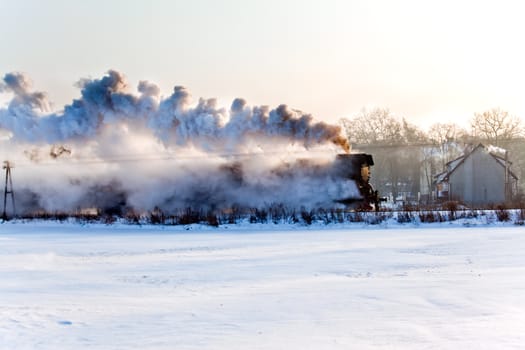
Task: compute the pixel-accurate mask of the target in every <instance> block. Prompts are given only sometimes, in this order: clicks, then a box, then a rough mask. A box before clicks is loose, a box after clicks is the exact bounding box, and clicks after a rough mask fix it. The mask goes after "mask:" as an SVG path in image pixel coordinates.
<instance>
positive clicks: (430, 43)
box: [0, 0, 525, 127]
mask: <svg viewBox="0 0 525 350" xmlns="http://www.w3.org/2000/svg"><path fill="white" fill-rule="evenodd" d="M524 7H525V5H522V2H520V1H505V0H498V1H467V0H464V1H457V0H456V1H451V0H441V1H418V0H398V1H391V0H369V1H365V0H363V1H356V0H322V1H321V0H318V1H317V0H266V1H255V0H253V1H252V0H244V1H242V0H193V1H179V0H171V1H170V0H152V1H138V0H135V1H130V0H91V1H80V0H48V1H38V0H17V1H8V0H0V32H1V33H2V35H1V36H0V45H1V48H2V49H1V54H0V74H1V75H2V76H3V75H4V74H5V73H8V72H11V71H22V72H26V73H28V74H29V75H30V76H31V77H32V79H33V81H34V84H35V88H36V89H37V90H41V91H46V92H47V93H48V94H49V96H50V99H51V100H53V101H54V102H55V108H56V109H61V108H62V107H63V105H64V104H67V103H70V102H71V100H72V99H73V98H76V97H78V96H79V91H78V89H76V88H75V87H73V85H74V83H75V82H76V81H78V80H79V79H80V78H83V77H93V78H98V77H101V76H102V75H103V74H105V72H106V71H108V70H109V69H115V70H118V71H121V72H123V73H124V74H126V76H127V77H128V80H129V81H130V83H131V85H132V86H133V88H134V87H135V86H136V85H137V84H138V81H139V80H150V81H152V82H155V83H157V84H158V85H159V86H160V87H161V89H162V92H163V94H164V95H165V96H166V95H169V94H171V92H172V89H173V86H175V85H184V86H186V87H187V88H188V89H189V90H190V91H191V93H192V94H193V97H194V100H196V99H198V98H199V97H205V98H210V97H217V98H218V99H219V101H221V102H222V103H224V104H225V107H229V104H230V103H231V101H232V100H233V98H235V97H243V98H245V99H246V100H247V101H248V103H249V104H250V105H269V106H271V107H275V106H277V105H278V104H281V103H286V104H288V105H290V106H291V107H293V108H297V109H301V110H303V111H305V112H310V113H312V114H313V115H314V116H315V117H316V119H319V120H324V121H327V122H337V121H338V120H339V119H340V118H342V117H352V116H353V115H355V113H357V112H359V110H361V109H362V108H363V107H369V106H377V107H387V108H389V109H390V110H391V111H392V112H393V113H395V114H396V115H399V116H404V117H406V118H407V119H408V120H410V121H412V122H413V123H416V124H419V125H420V126H422V127H426V126H428V125H430V124H432V123H434V122H437V121H439V122H444V121H454V122H457V123H460V124H463V125H466V124H467V123H468V120H469V119H470V118H471V117H472V115H473V114H474V113H475V112H482V111H484V110H486V109H489V108H492V107H501V108H502V109H505V110H508V111H509V112H511V113H512V114H515V115H518V116H520V117H521V118H525V99H524V98H523V87H522V85H523V82H524V81H525V46H524V45H523V40H522V35H523V33H525V21H524V20H523V16H524V15H523V14H524V13H525V12H524V11H523V10H524Z"/></svg>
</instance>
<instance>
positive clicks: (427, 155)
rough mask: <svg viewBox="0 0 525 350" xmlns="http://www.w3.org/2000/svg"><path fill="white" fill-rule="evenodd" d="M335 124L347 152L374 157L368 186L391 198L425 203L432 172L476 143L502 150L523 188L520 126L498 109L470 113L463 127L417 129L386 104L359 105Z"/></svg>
mask: <svg viewBox="0 0 525 350" xmlns="http://www.w3.org/2000/svg"><path fill="white" fill-rule="evenodd" d="M340 124H341V126H342V127H343V130H344V131H345V133H346V136H347V137H348V140H349V141H350V143H351V144H352V148H353V151H356V152H366V153H370V154H372V155H373V156H374V160H375V165H374V167H373V168H372V171H373V176H372V179H371V182H372V185H373V186H374V187H375V188H376V189H378V190H379V192H380V193H382V194H383V195H387V196H390V197H391V198H392V199H394V200H396V199H398V200H399V199H402V200H414V201H419V202H425V201H431V200H432V190H433V187H434V186H433V182H434V178H435V175H437V174H439V173H440V172H443V171H444V170H445V169H446V165H447V163H448V162H450V161H452V160H454V159H456V158H457V157H459V156H461V155H462V154H464V153H465V152H468V151H469V150H470V149H472V148H473V147H475V146H477V145H478V144H479V143H483V144H485V145H493V146H496V147H498V148H500V149H504V150H507V151H508V157H509V160H510V161H511V162H512V171H513V172H514V173H515V174H516V175H517V176H518V179H519V185H520V188H521V189H523V188H525V128H524V124H523V121H522V120H521V119H520V118H519V117H518V116H515V115H512V114H511V113H509V112H508V111H505V110H503V109H501V108H492V109H489V110H486V111H484V112H480V113H474V115H473V116H472V118H471V119H470V121H469V128H464V127H462V126H460V125H459V124H456V123H440V122H438V123H435V124H433V125H431V126H430V128H429V129H428V130H422V129H421V128H419V127H418V126H416V125H415V124H412V123H410V122H408V121H407V119H406V118H404V117H397V116H396V115H394V113H392V112H391V111H390V110H389V109H388V108H373V109H363V110H361V111H360V113H358V114H357V115H356V116H355V117H353V118H343V119H341V121H340Z"/></svg>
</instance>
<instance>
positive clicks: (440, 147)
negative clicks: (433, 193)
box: [428, 123, 467, 170]
mask: <svg viewBox="0 0 525 350" xmlns="http://www.w3.org/2000/svg"><path fill="white" fill-rule="evenodd" d="M466 138H467V131H466V130H465V129H463V128H462V127H460V126H459V125H457V124H454V123H436V124H433V125H432V126H431V127H430V129H429V131H428V139H429V140H430V142H431V144H432V145H433V149H434V151H435V152H433V153H434V157H435V158H437V159H439V161H440V162H439V163H440V164H439V165H440V168H441V170H444V169H445V164H446V163H448V162H449V161H451V160H452V159H454V158H456V157H458V156H459V155H460V154H461V152H462V148H463V147H461V146H460V144H461V143H463V141H464V140H465V139H466Z"/></svg>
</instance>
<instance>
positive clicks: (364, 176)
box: [334, 153, 385, 210]
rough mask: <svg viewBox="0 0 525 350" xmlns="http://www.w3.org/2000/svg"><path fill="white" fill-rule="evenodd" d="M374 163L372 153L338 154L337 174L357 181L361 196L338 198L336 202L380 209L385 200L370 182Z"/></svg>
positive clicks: (366, 208)
mask: <svg viewBox="0 0 525 350" xmlns="http://www.w3.org/2000/svg"><path fill="white" fill-rule="evenodd" d="M373 165H374V159H373V158H372V155H370V154H366V153H353V154H352V153H349V154H338V155H337V157H336V159H335V162H334V171H335V174H336V176H339V177H341V178H343V179H348V180H352V181H354V182H355V184H356V187H357V189H358V190H359V194H360V196H359V197H348V198H337V199H335V201H336V202H338V203H342V204H345V205H346V206H348V207H350V208H353V209H356V210H374V209H375V210H379V203H380V202H382V201H385V199H384V198H382V197H379V193H378V191H376V190H374V189H373V187H372V185H371V184H370V176H371V171H370V168H371V167H372V166H373Z"/></svg>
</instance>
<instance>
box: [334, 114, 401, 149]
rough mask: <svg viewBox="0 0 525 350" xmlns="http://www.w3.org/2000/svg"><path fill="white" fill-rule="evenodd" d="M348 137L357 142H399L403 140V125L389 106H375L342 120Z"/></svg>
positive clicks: (375, 143) (374, 143)
mask: <svg viewBox="0 0 525 350" xmlns="http://www.w3.org/2000/svg"><path fill="white" fill-rule="evenodd" d="M341 123H342V125H343V127H344V129H345V131H346V134H347V136H348V139H349V140H350V142H352V143H356V144H364V145H366V144H373V145H379V144H398V143H401V142H402V141H403V136H402V125H401V123H400V122H399V121H398V120H397V119H396V118H395V117H394V116H393V115H392V114H391V113H390V111H389V110H388V108H374V109H371V110H367V109H366V108H364V109H362V110H361V112H360V113H359V114H358V115H357V116H356V117H355V118H352V119H343V120H342V121H341Z"/></svg>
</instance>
